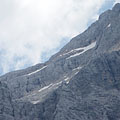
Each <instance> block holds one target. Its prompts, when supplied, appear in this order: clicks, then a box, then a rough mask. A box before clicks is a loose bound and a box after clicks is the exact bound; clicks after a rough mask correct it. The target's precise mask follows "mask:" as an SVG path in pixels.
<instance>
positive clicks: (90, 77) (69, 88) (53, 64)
mask: <svg viewBox="0 0 120 120" xmlns="http://www.w3.org/2000/svg"><path fill="white" fill-rule="evenodd" d="M119 10H120V4H119V3H118V4H116V5H115V6H114V7H113V9H112V10H108V11H106V12H104V13H103V14H101V15H100V17H99V20H98V21H96V22H95V23H93V24H92V25H91V26H90V27H89V28H88V29H87V30H86V31H85V32H83V33H82V34H80V35H78V36H76V37H75V38H73V39H72V40H71V41H70V42H69V43H68V44H67V45H66V46H64V47H63V48H62V49H61V50H60V51H59V52H58V53H57V54H55V55H54V56H52V57H51V58H50V60H49V61H47V62H46V63H43V64H38V65H36V66H32V67H30V68H27V69H25V70H20V71H16V72H12V73H9V74H6V75H4V76H1V77H0V120H120V15H119Z"/></svg>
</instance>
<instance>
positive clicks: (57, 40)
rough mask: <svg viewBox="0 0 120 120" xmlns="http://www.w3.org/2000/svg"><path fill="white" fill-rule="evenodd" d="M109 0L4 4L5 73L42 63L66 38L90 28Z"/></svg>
mask: <svg viewBox="0 0 120 120" xmlns="http://www.w3.org/2000/svg"><path fill="white" fill-rule="evenodd" d="M104 2H105V0H12V1H9V0H0V16H1V17H0V51H2V52H4V54H1V55H0V57H1V60H0V64H1V66H2V68H0V69H3V72H4V73H5V72H8V71H10V70H13V69H19V68H22V67H24V66H25V65H26V64H28V63H29V64H36V63H39V62H41V61H42V57H41V56H43V53H46V54H48V55H49V54H53V53H54V52H55V51H54V49H56V48H57V47H59V46H60V44H61V42H62V40H64V39H63V38H66V37H67V38H71V37H73V36H75V35H77V34H79V33H81V32H82V31H84V30H85V29H86V28H87V24H88V22H89V21H91V20H94V19H95V18H96V16H98V11H99V9H100V8H101V6H102V5H103V4H104ZM51 51H52V52H51Z"/></svg>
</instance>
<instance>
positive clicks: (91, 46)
mask: <svg viewBox="0 0 120 120" xmlns="http://www.w3.org/2000/svg"><path fill="white" fill-rule="evenodd" d="M95 46H96V42H93V43H91V44H90V45H88V46H86V47H83V48H77V49H75V51H79V50H83V51H82V52H79V53H76V54H74V55H71V56H70V57H68V58H67V59H70V58H72V57H76V56H79V55H81V54H83V53H84V52H86V51H88V50H90V49H92V48H94V47H95Z"/></svg>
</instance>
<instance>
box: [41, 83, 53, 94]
mask: <svg viewBox="0 0 120 120" xmlns="http://www.w3.org/2000/svg"><path fill="white" fill-rule="evenodd" d="M50 86H52V84H50V85H48V86H45V87H43V88H41V89H40V90H39V92H41V91H43V90H45V89H48V88H49V87H50Z"/></svg>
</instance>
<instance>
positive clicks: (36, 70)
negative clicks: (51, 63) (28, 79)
mask: <svg viewBox="0 0 120 120" xmlns="http://www.w3.org/2000/svg"><path fill="white" fill-rule="evenodd" d="M46 67H47V66H44V67H42V68H41V69H38V70H36V71H34V72H31V73H29V74H27V75H32V74H34V73H37V72H40V71H41V70H43V69H45V68H46Z"/></svg>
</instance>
